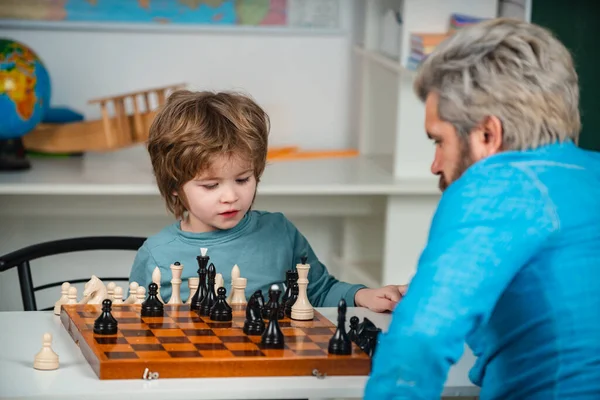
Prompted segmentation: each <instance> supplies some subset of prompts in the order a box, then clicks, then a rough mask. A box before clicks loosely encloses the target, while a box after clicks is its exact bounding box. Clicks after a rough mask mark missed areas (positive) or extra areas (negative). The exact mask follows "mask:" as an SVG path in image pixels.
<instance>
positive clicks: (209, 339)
mask: <svg viewBox="0 0 600 400" xmlns="http://www.w3.org/2000/svg"><path fill="white" fill-rule="evenodd" d="M188 339H189V341H190V342H192V343H222V342H221V339H220V338H219V337H218V336H188Z"/></svg>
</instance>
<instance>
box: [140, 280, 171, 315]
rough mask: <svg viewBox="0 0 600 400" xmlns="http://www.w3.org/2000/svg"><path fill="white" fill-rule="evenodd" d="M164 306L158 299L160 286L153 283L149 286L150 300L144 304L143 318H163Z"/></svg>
mask: <svg viewBox="0 0 600 400" xmlns="http://www.w3.org/2000/svg"><path fill="white" fill-rule="evenodd" d="M164 311H165V310H164V305H163V303H162V302H161V301H160V300H159V299H158V285H157V284H156V283H155V282H152V283H151V284H150V285H148V298H147V299H146V300H144V302H143V303H142V312H141V315H142V317H162V316H163V314H164Z"/></svg>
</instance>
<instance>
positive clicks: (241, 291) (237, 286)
mask: <svg viewBox="0 0 600 400" xmlns="http://www.w3.org/2000/svg"><path fill="white" fill-rule="evenodd" d="M247 283H248V280H247V279H246V278H236V279H235V280H234V281H233V286H232V288H233V290H232V292H233V293H232V294H231V301H230V302H229V305H234V304H246V303H247V301H246V293H245V291H246V285H247Z"/></svg>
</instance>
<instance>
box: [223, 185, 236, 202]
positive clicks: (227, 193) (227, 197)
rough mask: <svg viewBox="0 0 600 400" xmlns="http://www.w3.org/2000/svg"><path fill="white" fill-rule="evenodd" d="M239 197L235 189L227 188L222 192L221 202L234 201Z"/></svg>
mask: <svg viewBox="0 0 600 400" xmlns="http://www.w3.org/2000/svg"><path fill="white" fill-rule="evenodd" d="M237 199H238V196H237V193H236V192H235V190H233V189H230V188H226V189H225V190H223V192H222V193H221V202H222V203H234V202H235V201H236V200H237Z"/></svg>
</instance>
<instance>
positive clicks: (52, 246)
mask: <svg viewBox="0 0 600 400" xmlns="http://www.w3.org/2000/svg"><path fill="white" fill-rule="evenodd" d="M145 240H146V238H145V237H135V236H88V237H79V238H71V239H62V240H54V241H50V242H43V243H38V244H34V245H31V246H27V247H24V248H22V249H19V250H17V251H14V252H12V253H8V254H5V255H3V256H0V272H3V271H6V270H9V269H11V268H15V267H16V268H17V272H18V274H19V284H20V286H21V298H22V299H23V308H24V309H25V311H37V305H36V301H35V292H36V291H38V290H43V289H48V288H51V287H57V286H60V285H62V283H63V282H52V283H48V284H46V285H42V286H37V287H34V286H33V280H32V279H31V267H30V265H29V262H30V261H32V260H35V259H38V258H42V257H47V256H53V255H58V254H65V253H74V252H79V251H89V250H134V251H135V250H138V249H139V248H140V247H141V246H142V244H143V243H144V241H145ZM100 279H102V280H107V281H127V280H128V278H126V277H100ZM88 280H89V279H75V280H72V281H69V282H70V283H81V282H86V281H88ZM47 309H51V308H47Z"/></svg>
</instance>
